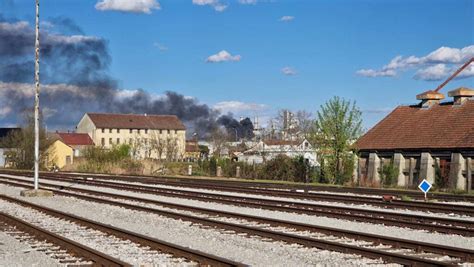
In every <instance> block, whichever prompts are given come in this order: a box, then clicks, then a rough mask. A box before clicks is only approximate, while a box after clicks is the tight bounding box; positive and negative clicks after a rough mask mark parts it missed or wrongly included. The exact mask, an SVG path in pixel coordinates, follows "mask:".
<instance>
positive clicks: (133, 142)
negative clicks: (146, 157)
mask: <svg viewBox="0 0 474 267" xmlns="http://www.w3.org/2000/svg"><path fill="white" fill-rule="evenodd" d="M128 144H129V145H130V152H131V154H132V157H133V158H135V159H136V158H138V157H139V156H140V154H141V153H140V152H141V150H142V148H143V147H144V146H143V142H142V139H141V135H138V134H135V135H134V136H133V137H132V138H130V140H129V143H128Z"/></svg>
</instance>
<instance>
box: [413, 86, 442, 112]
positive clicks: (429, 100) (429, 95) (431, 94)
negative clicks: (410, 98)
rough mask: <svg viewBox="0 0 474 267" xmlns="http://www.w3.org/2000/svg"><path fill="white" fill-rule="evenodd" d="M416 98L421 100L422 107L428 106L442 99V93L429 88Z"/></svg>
mask: <svg viewBox="0 0 474 267" xmlns="http://www.w3.org/2000/svg"><path fill="white" fill-rule="evenodd" d="M416 99H418V100H421V107H422V108H430V107H432V106H433V105H435V104H438V103H439V101H441V100H442V99H444V95H443V94H441V93H438V92H435V91H433V90H429V91H426V92H423V93H421V94H419V95H417V96H416Z"/></svg>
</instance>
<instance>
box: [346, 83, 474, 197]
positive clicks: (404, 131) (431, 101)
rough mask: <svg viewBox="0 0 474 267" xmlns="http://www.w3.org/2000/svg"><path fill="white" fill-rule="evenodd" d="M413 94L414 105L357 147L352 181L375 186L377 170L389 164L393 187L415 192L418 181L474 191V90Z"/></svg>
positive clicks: (396, 113) (394, 115) (382, 123)
mask: <svg viewBox="0 0 474 267" xmlns="http://www.w3.org/2000/svg"><path fill="white" fill-rule="evenodd" d="M438 91H439V90H433V91H427V92H424V93H422V94H419V95H417V99H418V100H421V102H420V103H419V104H417V105H411V106H399V107H397V108H395V110H393V111H392V112H391V113H390V114H389V115H388V116H386V117H385V118H384V119H383V120H382V121H380V122H379V123H378V124H377V125H375V126H374V127H373V128H372V129H371V130H369V131H368V132H367V133H366V134H365V135H363V136H362V137H361V138H360V139H359V140H358V141H357V142H356V143H355V148H356V149H357V151H358V152H359V154H360V157H359V161H358V167H357V173H356V177H357V179H358V181H359V183H360V184H361V185H373V184H380V170H381V169H382V166H384V165H385V164H394V166H395V167H396V168H397V170H398V179H397V185H398V186H399V187H409V188H415V187H416V186H417V185H418V183H419V182H421V181H422V180H423V179H427V180H428V181H429V182H431V183H432V184H435V183H436V180H438V182H439V181H442V184H443V185H438V186H445V187H447V188H452V189H458V190H468V191H469V190H472V189H474V182H473V179H474V178H473V174H474V165H473V161H472V158H473V157H474V99H473V96H474V90H471V89H468V88H464V87H461V88H458V89H455V90H451V91H449V92H448V96H449V97H452V99H451V100H450V101H446V102H441V100H442V99H444V98H445V96H444V95H443V94H442V93H439V92H438Z"/></svg>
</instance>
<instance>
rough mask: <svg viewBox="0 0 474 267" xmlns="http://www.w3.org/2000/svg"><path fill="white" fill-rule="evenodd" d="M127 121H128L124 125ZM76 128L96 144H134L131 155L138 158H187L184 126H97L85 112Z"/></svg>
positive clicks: (102, 145) (109, 146) (108, 145)
mask: <svg viewBox="0 0 474 267" xmlns="http://www.w3.org/2000/svg"><path fill="white" fill-rule="evenodd" d="M133 116H146V115H133ZM150 116H153V115H150ZM126 124H127V122H126V121H125V122H124V126H126ZM76 128H77V129H76V131H77V132H78V133H87V134H89V136H90V137H91V139H92V141H94V144H95V145H96V146H100V147H103V148H112V147H113V146H115V145H120V144H128V145H130V147H131V150H132V154H133V155H132V156H134V157H135V158H138V159H143V158H154V159H158V158H161V159H169V160H180V159H183V158H184V153H185V149H186V131H185V130H182V129H179V130H175V129H152V128H145V129H143V128H134V127H132V126H131V127H130V128H126V127H114V128H106V127H97V126H96V125H95V124H94V122H93V120H92V119H91V118H90V117H89V116H88V114H85V115H84V117H83V118H82V119H81V121H80V122H79V124H78V125H77V127H76Z"/></svg>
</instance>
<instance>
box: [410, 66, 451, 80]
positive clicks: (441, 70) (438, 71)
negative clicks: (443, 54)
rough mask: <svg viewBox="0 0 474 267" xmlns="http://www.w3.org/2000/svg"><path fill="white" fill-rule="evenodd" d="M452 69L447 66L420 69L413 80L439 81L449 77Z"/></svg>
mask: <svg viewBox="0 0 474 267" xmlns="http://www.w3.org/2000/svg"><path fill="white" fill-rule="evenodd" d="M449 71H450V69H449V68H448V67H446V64H436V65H433V66H429V67H427V68H423V69H419V70H418V71H417V72H416V73H415V76H413V78H415V79H416V80H424V81H438V80H441V79H443V78H444V77H446V76H448V74H449Z"/></svg>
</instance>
